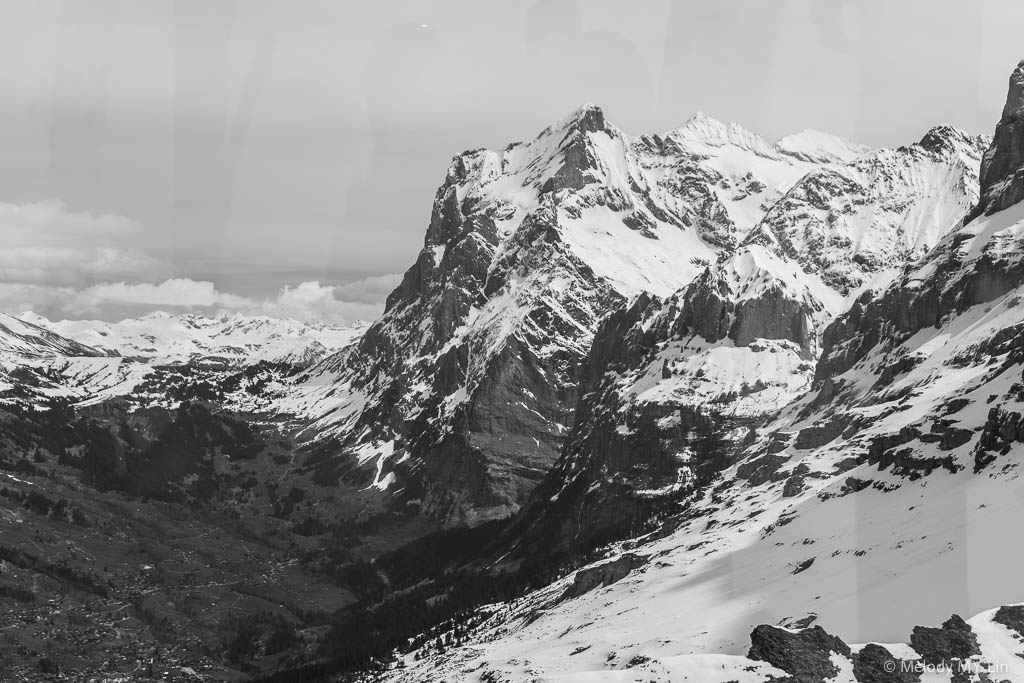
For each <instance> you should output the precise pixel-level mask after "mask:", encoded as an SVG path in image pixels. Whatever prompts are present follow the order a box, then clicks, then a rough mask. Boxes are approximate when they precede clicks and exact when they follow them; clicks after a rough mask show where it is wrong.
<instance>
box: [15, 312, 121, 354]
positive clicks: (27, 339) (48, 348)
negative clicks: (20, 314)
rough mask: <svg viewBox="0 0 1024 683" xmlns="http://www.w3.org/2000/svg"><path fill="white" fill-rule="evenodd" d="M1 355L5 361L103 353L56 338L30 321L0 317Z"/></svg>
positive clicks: (74, 342) (56, 336) (61, 337)
mask: <svg viewBox="0 0 1024 683" xmlns="http://www.w3.org/2000/svg"><path fill="white" fill-rule="evenodd" d="M0 355H2V356H3V357H4V358H5V359H6V358H8V357H10V358H21V359H38V358H48V357H53V356H101V355H103V352H102V351H101V350H98V349H96V348H92V347H89V346H86V345H85V344H82V343H78V342H76V341H74V340H72V339H68V338H67V337H63V336H61V335H60V334H56V333H54V332H53V331H51V330H49V329H47V328H46V327H44V326H41V325H39V324H36V323H34V322H32V321H31V320H21V319H19V318H15V317H14V316H11V315H7V314H6V313H0Z"/></svg>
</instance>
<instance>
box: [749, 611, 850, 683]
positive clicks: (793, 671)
mask: <svg viewBox="0 0 1024 683" xmlns="http://www.w3.org/2000/svg"><path fill="white" fill-rule="evenodd" d="M832 653H836V654H840V655H842V656H844V657H850V656H851V655H852V652H851V651H850V646H849V645H847V644H846V643H844V642H843V641H842V640H841V639H840V638H838V637H836V636H833V635H831V634H830V633H828V632H827V631H825V629H823V628H822V627H821V626H813V627H811V628H809V629H804V630H802V631H798V632H796V633H794V632H791V631H787V630H785V629H781V628H778V627H775V626H767V625H763V626H758V627H757V628H755V629H754V631H753V633H751V634H750V651H749V652H748V653H747V657H749V658H750V659H753V660H756V661H761V662H768V663H769V664H771V665H772V666H774V667H776V668H777V669H782V670H783V671H785V672H786V673H787V674H789V675H790V679H789V680H790V681H791V682H792V683H821V682H822V681H825V680H827V679H830V678H833V677H835V676H836V674H838V673H839V668H838V667H837V666H836V665H835V664H834V663H833V662H832V659H831V658H832Z"/></svg>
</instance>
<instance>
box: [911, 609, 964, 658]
mask: <svg viewBox="0 0 1024 683" xmlns="http://www.w3.org/2000/svg"><path fill="white" fill-rule="evenodd" d="M910 645H911V647H913V648H914V650H915V651H916V652H917V653H918V654H919V655H921V660H922V661H923V662H925V663H926V664H931V665H952V664H954V663H955V661H961V662H962V661H964V660H966V659H968V658H969V657H971V656H973V655H980V654H981V650H980V649H979V648H978V638H977V636H975V635H974V631H972V630H971V627H970V625H968V624H967V622H965V621H964V620H963V619H962V618H961V617H960V616H958V615H956V614H954V615H953V616H951V617H950V618H949V619H947V620H946V621H945V622H944V623H943V624H942V627H941V628H932V627H928V626H915V627H914V631H913V633H911V635H910Z"/></svg>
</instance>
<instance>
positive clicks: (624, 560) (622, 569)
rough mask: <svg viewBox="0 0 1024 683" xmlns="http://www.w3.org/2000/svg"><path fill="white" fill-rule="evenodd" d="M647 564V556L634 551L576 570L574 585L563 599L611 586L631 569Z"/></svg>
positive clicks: (564, 594)
mask: <svg viewBox="0 0 1024 683" xmlns="http://www.w3.org/2000/svg"><path fill="white" fill-rule="evenodd" d="M645 564H647V558H646V557H641V556H640V555H634V554H633V553H626V554H624V555H622V556H620V557H618V558H616V559H614V560H612V561H611V562H605V563H604V564H599V565H597V566H596V567H588V568H586V569H581V570H579V571H578V572H576V576H574V577H573V580H572V585H571V586H569V587H568V588H566V589H565V593H563V594H562V597H561V598H559V601H561V600H569V599H571V598H578V597H579V596H581V595H583V594H585V593H589V592H590V591H592V590H594V589H596V588H601V587H603V586H610V585H612V584H613V583H615V582H616V581H619V580H621V579H623V578H625V577H626V576H627V575H628V574H629V573H630V572H631V571H633V570H634V569H638V568H640V567H642V566H644V565H645Z"/></svg>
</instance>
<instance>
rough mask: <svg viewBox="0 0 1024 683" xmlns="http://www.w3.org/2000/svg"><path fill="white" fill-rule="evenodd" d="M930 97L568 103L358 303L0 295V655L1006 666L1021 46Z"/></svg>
mask: <svg viewBox="0 0 1024 683" xmlns="http://www.w3.org/2000/svg"><path fill="white" fill-rule="evenodd" d="M424 26H425V25H424ZM949 96H950V97H951V98H954V97H957V94H956V93H950V94H949ZM553 113H554V114H557V113H559V112H553ZM935 123H936V125H935V126H934V127H932V128H931V129H929V130H925V131H922V134H921V136H920V137H919V139H916V140H914V139H908V140H906V141H905V144H903V145H901V146H898V147H892V148H878V149H876V148H872V147H869V146H865V145H862V144H858V143H856V142H852V141H850V140H847V139H845V138H842V137H838V136H833V135H830V134H827V133H823V132H818V131H813V130H807V131H804V132H802V133H796V134H792V135H787V136H784V137H782V138H781V139H778V140H776V141H774V142H772V141H769V140H767V139H765V138H764V137H762V136H761V135H759V134H758V133H756V132H753V131H751V130H747V129H746V128H744V127H743V126H741V125H739V124H737V123H725V122H722V121H718V120H716V119H715V118H713V117H711V116H708V115H705V114H701V113H697V114H695V115H692V116H691V117H690V118H689V119H688V120H685V119H684V122H683V123H682V125H681V126H679V127H677V128H674V129H672V130H669V131H667V132H663V133H658V134H636V133H634V132H628V131H624V130H622V129H620V128H619V127H617V126H616V125H615V123H614V122H613V121H612V120H610V119H609V117H607V116H606V114H605V112H604V111H603V110H602V109H601V108H600V107H599V106H596V105H594V104H582V105H581V106H579V107H578V108H577V109H575V110H573V111H571V112H568V114H567V115H565V116H564V117H563V118H561V119H558V120H556V121H554V122H553V123H551V125H549V126H548V127H547V128H545V129H544V130H542V131H540V132H539V133H537V134H536V135H535V136H534V137H531V138H529V139H526V140H524V141H521V142H513V143H510V144H508V145H506V146H504V147H501V148H497V149H475V150H469V151H465V152H462V153H460V154H457V155H456V156H455V157H454V158H453V159H452V160H451V163H450V165H449V167H448V169H447V172H446V174H445V175H444V177H443V181H442V182H441V184H440V186H439V187H438V188H437V190H436V194H435V197H434V201H433V206H432V207H430V206H423V207H420V208H421V209H422V215H423V222H424V223H425V224H426V225H427V227H426V232H425V235H424V236H423V239H422V249H420V251H419V253H418V256H417V257H416V259H415V262H414V263H412V265H411V266H409V267H408V270H406V271H405V273H404V275H403V276H402V277H401V278H400V280H397V282H398V284H397V286H394V288H393V291H391V292H390V294H388V295H387V298H386V302H384V306H383V313H381V314H380V315H379V316H378V317H376V318H375V319H371V320H367V321H365V322H351V321H344V322H342V321H341V320H340V319H338V318H332V317H331V316H328V315H324V316H323V317H322V319H318V318H317V316H305V317H303V319H302V320H298V319H295V318H293V317H289V316H288V315H287V313H288V311H289V310H291V309H288V308H287V306H284V305H283V304H282V301H283V299H282V298H279V299H278V301H277V304H274V305H271V304H270V303H266V304H257V303H253V302H251V301H249V300H248V299H246V300H244V301H243V300H242V299H241V298H240V297H235V299H231V300H230V301H229V299H228V298H227V297H224V296H223V295H219V296H220V298H219V299H217V300H216V301H213V302H212V304H211V305H210V306H202V307H199V308H200V309H201V310H189V311H184V310H178V309H176V308H175V306H174V305H168V306H165V307H164V308H166V309H167V310H166V311H165V310H151V311H148V312H141V313H140V314H139V315H132V316H129V317H124V316H110V315H107V314H102V315H99V316H98V317H97V319H88V317H87V316H79V317H75V318H73V319H61V318H62V316H59V315H56V314H51V315H50V316H44V315H42V314H40V313H39V312H36V311H28V310H27V309H26V307H24V306H22V307H20V310H14V309H13V308H12V310H11V311H10V312H5V313H0V679H2V680H12V681H22V680H25V681H35V680H39V681H48V680H54V681H56V680H71V681H145V680H166V681H245V680H266V681H364V680H365V681H389V682H395V683H398V682H402V683H419V682H426V681H449V682H453V683H454V682H456V681H466V682H470V681H472V682H480V683H517V682H519V681H538V682H539V681H551V682H555V681H558V682H563V683H570V682H574V683H627V682H633V681H637V682H648V681H659V682H665V683H668V682H674V681H694V682H702V683H703V682H707V683H715V682H717V683H727V682H736V683H740V682H742V683H754V682H758V683H762V682H763V683H768V682H769V681H792V682H794V683H826V682H828V683H856V682H859V683H890V682H891V683H910V682H921V683H934V682H938V681H948V682H952V683H968V682H982V681H992V682H995V681H1011V682H1013V681H1022V682H1024V583H1022V581H1021V576H1022V571H1024V544H1022V543H1021V542H1020V541H1021V534H1020V526H1021V520H1024V480H1022V479H1021V472H1018V471H1017V469H1018V468H1019V466H1020V464H1021V454H1022V453H1024V446H1019V445H1018V444H1021V443H1024V62H1021V63H1020V64H1019V65H1018V66H1017V67H1016V69H1014V70H1013V72H1012V74H1011V75H1010V80H1009V89H1008V93H1007V96H1006V102H1005V107H1004V108H1003V110H1002V115H1001V118H1000V119H999V121H998V122H996V125H995V128H994V134H993V135H992V136H991V137H990V136H988V135H981V134H978V132H965V131H963V130H959V129H958V128H956V127H953V126H950V125H944V124H942V123H941V122H935ZM381 210H382V211H383V210H386V207H381ZM3 230H4V228H3V227H2V226H0V235H2V232H3ZM12 234H13V233H12ZM2 248H3V247H2V246H0V249H2ZM5 272H6V271H5ZM176 282H179V283H181V282H184V281H183V280H181V281H176ZM312 285H313V283H306V284H305V285H300V286H298V287H307V289H306V290H302V289H298V288H296V289H289V288H285V290H283V292H285V295H289V296H293V297H298V298H297V299H296V300H298V299H301V300H302V301H307V302H308V301H309V300H311V299H312V298H314V297H316V296H319V295H320V290H319V289H318V288H319V284H317V285H316V287H315V288H312V289H310V288H309V286H312ZM176 286H177V285H176ZM303 292H309V293H310V294H309V296H308V297H306V298H303V296H305V294H303ZM283 296H284V295H283ZM224 302H229V303H230V305H227V304H225V305H224V306H223V307H222V308H223V310H214V309H216V308H217V307H218V306H219V305H220V303H224ZM239 302H241V303H239ZM172 304H173V302H172ZM51 310H60V309H59V307H58V308H54V307H53V306H51ZM115 318H116V319H115Z"/></svg>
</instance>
